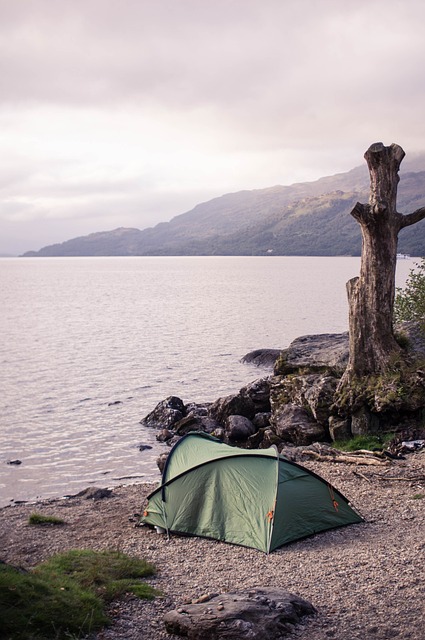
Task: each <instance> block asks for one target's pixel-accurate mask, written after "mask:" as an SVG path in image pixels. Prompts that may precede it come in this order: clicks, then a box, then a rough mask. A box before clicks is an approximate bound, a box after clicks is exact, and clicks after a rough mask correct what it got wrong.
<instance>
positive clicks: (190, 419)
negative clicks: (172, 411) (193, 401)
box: [174, 414, 220, 436]
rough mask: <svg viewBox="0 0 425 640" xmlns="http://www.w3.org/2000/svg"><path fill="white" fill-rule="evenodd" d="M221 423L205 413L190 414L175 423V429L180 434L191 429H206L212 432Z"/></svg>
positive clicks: (182, 434) (206, 431)
mask: <svg viewBox="0 0 425 640" xmlns="http://www.w3.org/2000/svg"><path fill="white" fill-rule="evenodd" d="M219 427H220V425H219V423H218V422H217V421H216V420H214V419H213V418H209V417H208V416H204V415H193V414H192V415H188V416H186V417H185V418H182V419H181V420H179V421H178V422H176V424H175V425H174V431H175V433H176V434H177V435H179V436H184V435H186V433H189V432H190V431H204V432H205V433H212V432H213V431H214V430H215V429H217V428H219Z"/></svg>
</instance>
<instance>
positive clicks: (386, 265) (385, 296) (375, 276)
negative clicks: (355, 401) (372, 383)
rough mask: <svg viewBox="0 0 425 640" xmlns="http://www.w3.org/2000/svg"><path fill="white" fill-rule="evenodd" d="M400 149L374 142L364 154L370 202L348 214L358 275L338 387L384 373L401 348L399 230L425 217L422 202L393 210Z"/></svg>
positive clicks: (350, 294)
mask: <svg viewBox="0 0 425 640" xmlns="http://www.w3.org/2000/svg"><path fill="white" fill-rule="evenodd" d="M404 155H405V153H404V151H403V149H402V148H401V147H400V146H399V145H397V144H392V145H391V146H389V147H385V146H384V145H383V144H382V142H377V143H375V144H372V145H371V146H370V147H369V149H368V150H367V151H366V153H365V155H364V157H365V159H366V162H367V165H368V167H369V174H370V196H369V203H368V204H360V203H359V202H358V203H357V204H356V205H355V207H354V209H353V210H352V211H351V215H352V216H353V217H354V218H355V219H356V220H357V222H358V223H359V224H360V227H361V232H362V254H361V267H360V277H357V278H353V279H352V280H349V282H348V283H347V294H348V302H349V336H350V338H349V361H348V366H347V369H346V371H345V374H344V376H343V378H342V380H341V383H340V389H341V388H343V387H345V386H346V385H349V384H350V383H351V382H352V381H353V379H354V378H360V377H362V376H367V375H370V374H382V373H384V372H385V370H386V369H387V368H388V363H389V359H390V357H391V356H392V355H393V354H394V353H395V352H399V351H400V347H399V345H398V344H397V342H396V340H395V337H394V331H393V310H394V296H395V272H396V261H397V242H398V234H399V231H400V229H403V228H404V227H407V226H409V225H412V224H415V223H416V222H419V221H420V220H422V219H423V218H425V207H422V208H421V209H418V210H416V211H414V212H413V213H411V214H408V215H403V214H401V213H398V212H397V202H396V200H397V185H398V182H399V179H400V178H399V175H398V171H399V168H400V163H401V161H402V160H403V158H404Z"/></svg>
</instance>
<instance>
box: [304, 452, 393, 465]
mask: <svg viewBox="0 0 425 640" xmlns="http://www.w3.org/2000/svg"><path fill="white" fill-rule="evenodd" d="M303 455H305V456H310V457H311V458H314V460H317V461H318V462H345V463H347V464H363V465H376V466H384V465H387V464H388V462H387V461H386V460H378V459H377V458H367V457H362V456H344V455H340V456H328V455H321V454H320V453H316V452H315V451H303Z"/></svg>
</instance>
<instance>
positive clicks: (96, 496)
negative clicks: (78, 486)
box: [69, 487, 112, 500]
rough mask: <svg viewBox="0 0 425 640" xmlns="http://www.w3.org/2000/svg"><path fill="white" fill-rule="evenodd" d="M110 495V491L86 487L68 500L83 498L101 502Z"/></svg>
mask: <svg viewBox="0 0 425 640" xmlns="http://www.w3.org/2000/svg"><path fill="white" fill-rule="evenodd" d="M111 495H112V490H111V489H99V488H98V487H87V489H83V491H80V492H79V493H76V494H75V495H74V496H69V497H70V498H84V499H85V500H103V498H109V497H110V496H111Z"/></svg>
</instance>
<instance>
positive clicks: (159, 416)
mask: <svg viewBox="0 0 425 640" xmlns="http://www.w3.org/2000/svg"><path fill="white" fill-rule="evenodd" d="M185 415H186V410H185V406H184V404H183V400H181V399H180V398H177V396H168V398H165V400H161V402H159V403H158V404H157V405H156V407H155V409H154V410H153V411H151V412H150V413H149V414H148V415H147V416H145V417H144V418H142V420H140V424H142V425H143V426H144V427H151V428H153V429H169V428H171V427H173V426H174V425H175V423H176V422H178V421H179V420H181V419H182V418H183V417H184V416H185Z"/></svg>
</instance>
